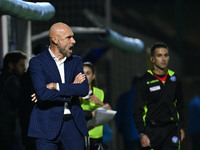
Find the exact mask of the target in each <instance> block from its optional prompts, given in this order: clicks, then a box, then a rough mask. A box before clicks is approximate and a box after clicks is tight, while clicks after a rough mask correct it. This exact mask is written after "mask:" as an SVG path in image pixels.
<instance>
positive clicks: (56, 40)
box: [51, 37, 58, 45]
mask: <svg viewBox="0 0 200 150" xmlns="http://www.w3.org/2000/svg"><path fill="white" fill-rule="evenodd" d="M51 41H52V43H53V44H55V45H57V43H58V38H57V37H52V38H51Z"/></svg>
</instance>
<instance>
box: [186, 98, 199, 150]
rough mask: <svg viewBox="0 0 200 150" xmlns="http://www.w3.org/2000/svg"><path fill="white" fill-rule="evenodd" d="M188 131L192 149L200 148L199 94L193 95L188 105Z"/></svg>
mask: <svg viewBox="0 0 200 150" xmlns="http://www.w3.org/2000/svg"><path fill="white" fill-rule="evenodd" d="M188 117H189V118H188V133H189V135H190V138H191V142H192V149H191V150H197V149H199V148H200V142H199V137H200V96H199V95H195V96H194V97H193V99H192V100H191V101H190V103H189V105H188Z"/></svg>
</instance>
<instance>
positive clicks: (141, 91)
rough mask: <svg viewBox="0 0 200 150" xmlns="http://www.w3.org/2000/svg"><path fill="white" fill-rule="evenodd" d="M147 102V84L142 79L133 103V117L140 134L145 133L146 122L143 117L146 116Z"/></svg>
mask: <svg viewBox="0 0 200 150" xmlns="http://www.w3.org/2000/svg"><path fill="white" fill-rule="evenodd" d="M146 101H147V92H146V90H145V84H144V83H143V81H142V80H141V79H140V80H138V81H137V84H136V91H135V98H134V103H133V116H134V121H135V125H136V128H137V129H138V132H139V133H145V122H144V120H143V117H144V115H145V109H144V107H145V105H146Z"/></svg>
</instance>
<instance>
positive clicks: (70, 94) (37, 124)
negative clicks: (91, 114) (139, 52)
mask: <svg viewBox="0 0 200 150" xmlns="http://www.w3.org/2000/svg"><path fill="white" fill-rule="evenodd" d="M73 35H74V34H73V32H72V30H71V29H70V27H69V26H68V25H66V24H64V23H61V22H59V23H55V24H53V25H52V26H51V28H50V31H49V38H50V46H49V48H48V49H46V50H45V51H44V52H42V53H41V54H39V55H37V56H35V57H33V58H32V59H31V60H30V62H29V69H30V76H31V79H32V82H33V86H34V89H35V94H36V97H35V98H36V100H37V103H36V104H35V106H34V108H33V111H32V113H31V119H30V125H29V133H28V135H29V136H31V137H35V138H36V147H37V150H58V149H59V150H83V149H84V136H88V130H87V127H86V121H85V118H84V115H83V111H82V108H81V105H80V101H79V96H85V95H87V94H88V91H89V86H88V81H87V78H86V77H85V75H84V73H83V67H82V61H81V58H80V57H79V56H75V55H71V54H72V47H73V46H74V44H75V43H76V41H75V40H74V38H73Z"/></svg>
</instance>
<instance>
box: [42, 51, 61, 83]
mask: <svg viewBox="0 0 200 150" xmlns="http://www.w3.org/2000/svg"><path fill="white" fill-rule="evenodd" d="M43 54H44V55H43V58H42V59H43V62H44V65H45V69H46V70H49V72H50V73H52V76H55V77H56V79H59V82H61V78H60V73H59V71H58V67H57V65H56V63H55V61H54V59H53V58H52V56H51V54H50V53H49V50H48V49H46V50H45V51H44V53H43Z"/></svg>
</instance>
